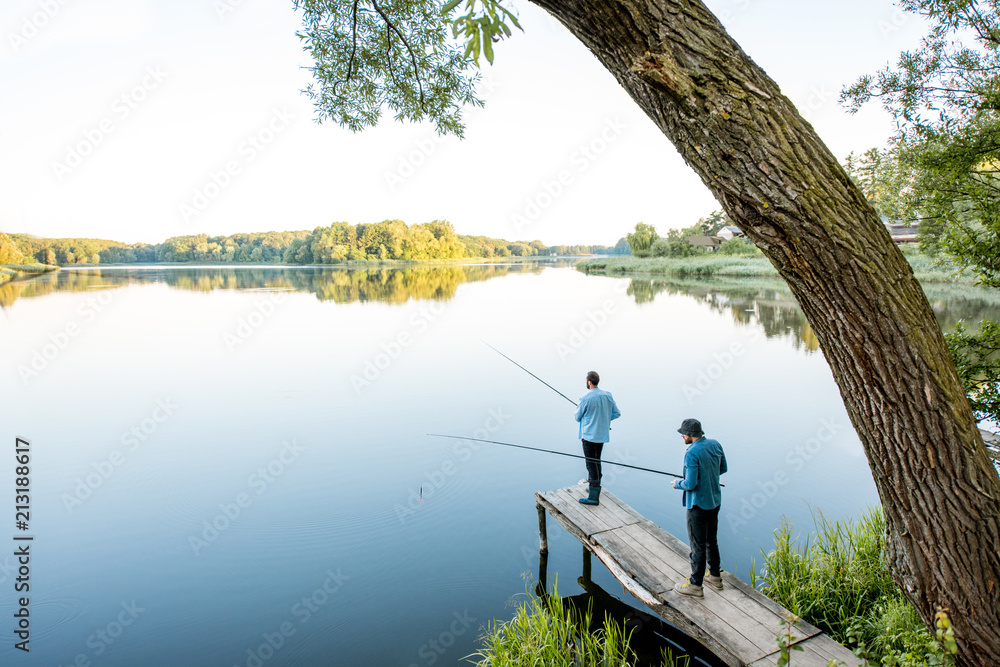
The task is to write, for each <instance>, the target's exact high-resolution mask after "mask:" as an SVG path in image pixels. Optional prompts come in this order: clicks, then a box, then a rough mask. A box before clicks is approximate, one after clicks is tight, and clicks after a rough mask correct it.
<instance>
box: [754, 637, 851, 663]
mask: <svg viewBox="0 0 1000 667" xmlns="http://www.w3.org/2000/svg"><path fill="white" fill-rule="evenodd" d="M796 636H799V635H798V633H796ZM795 644H796V645H797V646H801V647H802V650H801V651H792V653H791V664H792V665H794V667H827V665H828V664H829V662H830V660H834V661H836V662H837V663H844V664H845V665H847V666H848V667H856V666H857V665H862V664H865V663H864V662H863V661H862V660H861V658H858V657H856V656H855V655H854V654H853V653H851V651H850V650H849V649H848V648H847V647H845V646H841V645H840V644H838V643H837V642H835V641H833V640H832V639H831V638H830V637H829V636H828V635H824V634H819V635H816V636H813V637H809V638H806V639H803V640H800V641H797V642H795ZM775 648H776V649H777V647H775ZM780 655H781V653H780V652H779V651H777V650H775V652H774V653H771V654H770V655H766V656H764V657H763V658H761V659H760V660H756V661H754V662H752V663H750V667H774V666H776V665H777V664H778V658H779V657H780Z"/></svg>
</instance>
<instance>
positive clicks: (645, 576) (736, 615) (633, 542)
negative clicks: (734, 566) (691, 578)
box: [592, 526, 778, 662]
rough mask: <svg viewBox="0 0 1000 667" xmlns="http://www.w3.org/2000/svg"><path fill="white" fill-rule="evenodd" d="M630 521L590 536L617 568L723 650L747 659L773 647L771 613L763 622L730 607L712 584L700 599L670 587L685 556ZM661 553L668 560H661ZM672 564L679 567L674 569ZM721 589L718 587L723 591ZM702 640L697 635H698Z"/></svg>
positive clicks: (682, 574) (775, 627)
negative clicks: (724, 647)
mask: <svg viewBox="0 0 1000 667" xmlns="http://www.w3.org/2000/svg"><path fill="white" fill-rule="evenodd" d="M635 528H636V527H635V526H628V527H625V528H621V529H617V530H612V531H607V532H604V533H600V534H599V535H595V536H594V537H593V538H592V539H593V540H594V541H595V542H596V543H597V544H598V545H600V546H602V547H604V548H606V549H607V551H608V552H609V553H610V554H612V555H613V557H614V558H615V559H616V560H617V561H618V562H619V563H620V565H621V566H622V569H623V570H625V571H627V572H628V573H630V574H631V575H632V576H634V577H635V578H636V579H638V580H639V581H641V582H642V583H643V584H644V587H645V588H647V589H650V590H652V591H654V595H655V596H656V598H657V599H658V600H660V601H661V602H665V603H667V604H669V605H671V606H674V607H676V608H678V609H680V610H682V611H683V612H684V614H685V615H686V616H688V617H689V618H690V619H691V620H692V621H694V623H695V625H697V626H699V627H701V628H703V629H704V630H705V631H706V632H707V633H708V634H710V635H712V636H713V638H715V639H716V640H719V638H720V637H724V638H725V639H726V644H727V646H728V647H729V650H730V651H731V652H732V653H733V654H734V655H735V656H736V657H738V658H739V660H741V661H743V662H752V661H754V660H757V659H758V658H760V657H761V656H764V655H767V654H768V653H769V652H770V651H772V650H773V648H774V646H775V639H776V638H777V630H778V623H777V618H776V617H773V616H772V615H771V614H770V612H768V611H766V610H764V613H765V614H766V615H767V616H771V617H772V618H773V619H774V623H772V624H770V625H768V624H766V622H762V621H761V620H760V619H757V618H755V617H753V616H751V615H748V614H746V613H745V612H744V611H743V610H742V609H739V608H738V607H736V606H734V605H733V604H732V603H731V602H730V601H729V600H727V599H726V598H724V597H722V596H721V595H720V592H719V591H716V590H715V589H706V591H705V597H704V598H698V599H695V598H689V597H685V596H682V595H679V594H677V593H674V592H673V586H674V583H676V582H677V581H682V580H683V579H684V578H685V577H686V576H687V572H688V570H689V566H688V564H687V561H686V560H681V559H679V558H678V557H677V555H676V554H675V553H674V552H673V551H671V550H670V549H669V548H668V547H666V546H664V545H663V544H662V543H661V542H659V541H657V540H656V539H655V538H653V537H651V536H649V535H644V534H643V533H642V532H641V529H638V530H633V529H635ZM664 556H668V557H669V560H673V561H674V564H673V565H670V564H667V562H666V561H667V560H668V559H665V558H664ZM678 566H680V567H683V568H684V569H683V570H679V569H678ZM723 592H724V591H723ZM698 638H699V639H702V638H703V636H702V635H700V634H699V635H698Z"/></svg>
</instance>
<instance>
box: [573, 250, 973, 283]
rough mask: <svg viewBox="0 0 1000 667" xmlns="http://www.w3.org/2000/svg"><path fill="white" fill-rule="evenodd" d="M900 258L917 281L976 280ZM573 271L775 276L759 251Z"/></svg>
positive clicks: (605, 261) (951, 268)
mask: <svg viewBox="0 0 1000 667" xmlns="http://www.w3.org/2000/svg"><path fill="white" fill-rule="evenodd" d="M729 243H734V244H743V243H745V241H743V239H733V240H732V241H727V242H726V243H724V244H723V245H722V248H725V247H726V245H727V244H729ZM904 255H906V259H907V261H909V263H910V266H911V267H913V272H914V274H915V275H916V277H917V280H919V281H920V282H923V283H955V284H962V285H968V286H973V285H975V282H976V278H975V276H974V275H973V274H972V273H971V272H969V271H959V269H958V267H956V266H955V265H953V264H950V263H948V262H947V261H942V260H935V259H934V258H931V257H928V256H927V255H923V254H920V253H917V252H915V250H906V251H905V252H904ZM577 268H578V269H579V270H580V271H583V272H586V273H594V272H605V273H619V274H628V273H656V274H668V275H675V276H688V277H700V278H709V277H712V276H729V277H747V278H761V277H771V276H773V277H778V272H777V270H775V268H774V266H772V265H771V262H770V261H768V260H767V258H765V257H764V256H763V255H761V254H760V253H759V252H758V253H756V255H744V254H724V253H722V252H715V253H708V252H700V253H697V254H693V255H687V256H683V257H647V258H638V257H608V258H598V259H589V260H585V261H581V262H580V263H579V264H577Z"/></svg>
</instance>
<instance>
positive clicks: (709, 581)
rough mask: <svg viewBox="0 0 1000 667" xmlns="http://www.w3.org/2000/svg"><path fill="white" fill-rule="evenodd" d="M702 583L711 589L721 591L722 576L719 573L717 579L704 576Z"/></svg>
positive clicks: (707, 575)
mask: <svg viewBox="0 0 1000 667" xmlns="http://www.w3.org/2000/svg"><path fill="white" fill-rule="evenodd" d="M703 583H706V584H708V585H709V586H711V587H712V588H714V589H715V590H717V591H721V590H722V575H721V573H720V575H719V576H718V577H713V576H712V575H710V574H706V575H705V581H704V582H703Z"/></svg>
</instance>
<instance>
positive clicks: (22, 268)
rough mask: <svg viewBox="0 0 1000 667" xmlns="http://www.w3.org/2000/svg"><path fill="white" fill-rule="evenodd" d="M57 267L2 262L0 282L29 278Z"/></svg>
mask: <svg viewBox="0 0 1000 667" xmlns="http://www.w3.org/2000/svg"><path fill="white" fill-rule="evenodd" d="M59 269H60V267H58V266H55V265H52V264H2V265H0V283H6V282H9V281H12V280H21V279H23V278H31V277H34V276H38V275H41V274H43V273H52V272H54V271H58V270H59Z"/></svg>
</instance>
